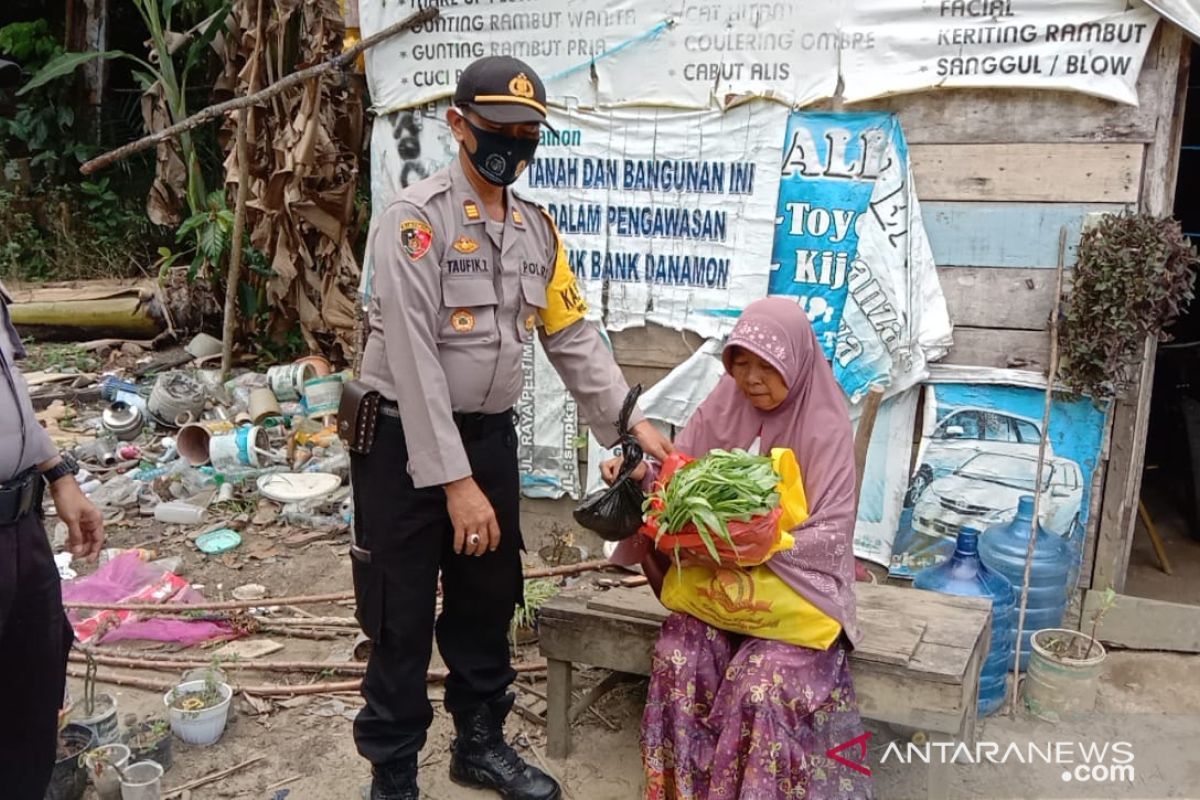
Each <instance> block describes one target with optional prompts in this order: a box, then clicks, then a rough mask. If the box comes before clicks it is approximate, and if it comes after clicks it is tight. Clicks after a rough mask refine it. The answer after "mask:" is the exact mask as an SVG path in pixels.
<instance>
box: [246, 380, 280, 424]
mask: <svg viewBox="0 0 1200 800" xmlns="http://www.w3.org/2000/svg"><path fill="white" fill-rule="evenodd" d="M248 405H249V406H250V420H251V421H253V422H254V424H255V425H262V424H263V423H264V422H266V421H267V419H268V418H270V417H281V416H283V410H282V409H281V408H280V407H279V399H278V398H276V397H275V393H274V392H273V391H271V390H270V389H269V388H266V387H260V388H256V389H251V390H250V399H249V402H248Z"/></svg>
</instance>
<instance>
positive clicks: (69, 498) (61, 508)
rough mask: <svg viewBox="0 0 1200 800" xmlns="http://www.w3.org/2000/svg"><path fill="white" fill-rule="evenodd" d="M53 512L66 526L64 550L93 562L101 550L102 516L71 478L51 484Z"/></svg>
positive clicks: (102, 543)
mask: <svg viewBox="0 0 1200 800" xmlns="http://www.w3.org/2000/svg"><path fill="white" fill-rule="evenodd" d="M50 496H51V497H53V498H54V510H55V511H56V512H58V518H59V519H61V520H62V521H63V522H64V523H65V524H66V526H67V549H69V550H70V551H71V555H73V556H75V557H76V558H86V559H88V560H89V561H91V560H94V559H95V558H96V556H98V555H100V548H102V547H104V516H103V515H102V514H101V513H100V509H98V508H96V506H94V505H93V504H92V501H91V500H89V499H88V498H87V495H85V494H84V493H83V492H82V491H80V489H79V484H77V483H75V481H74V479H72V478H59V479H58V480H56V481H55V482H54V483H52V484H50Z"/></svg>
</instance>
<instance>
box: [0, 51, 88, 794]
mask: <svg viewBox="0 0 1200 800" xmlns="http://www.w3.org/2000/svg"><path fill="white" fill-rule="evenodd" d="M3 72H4V69H3V64H0V75H2V74H3ZM11 302H12V299H11V297H10V296H9V295H8V293H7V292H6V291H5V289H4V285H3V284H0V686H5V687H8V688H7V689H6V690H5V691H2V692H0V719H5V720H11V721H13V722H19V724H14V725H0V786H3V787H4V789H3V790H2V791H0V794H3V795H4V796H5V797H12V798H15V800H41V798H42V796H43V794H44V793H45V791H46V786H47V784H49V782H50V772H51V770H52V769H53V768H54V760H55V750H56V747H57V744H58V724H57V723H58V710H59V708H61V706H62V701H63V690H64V687H65V685H66V680H67V652H68V651H69V650H70V649H71V641H72V639H73V638H74V634H73V633H72V631H71V626H70V624H69V623H68V622H67V618H66V615H65V614H64V613H63V606H62V590H61V589H60V586H59V578H58V568H57V567H56V566H55V564H54V555H53V553H51V551H50V543H49V541H48V540H47V538H46V530H45V528H44V526H43V524H42V496H43V492H44V491H45V489H46V488H47V487H49V489H50V495H51V497H52V498H53V499H54V506H55V509H56V510H57V513H58V517H59V519H61V520H62V521H63V522H65V523H66V524H67V530H68V538H67V542H68V545H69V548H70V550H71V553H72V554H73V555H75V556H79V557H88V558H95V557H96V556H97V554H99V552H100V548H101V546H102V545H103V544H104V522H103V519H102V517H101V515H100V512H99V511H98V510H97V509H96V507H95V506H94V505H92V504H91V502H90V501H89V500H88V499H87V497H86V496H84V494H83V492H82V491H80V489H79V484H77V483H76V482H75V473H76V472H77V471H78V469H79V468H78V466H77V465H76V464H75V462H74V460H73V459H71V458H70V457H69V456H60V455H58V454H57V452H56V451H55V448H54V444H53V443H52V442H51V441H50V436H49V435H48V434H47V433H46V431H45V429H44V428H42V427H41V426H40V425H39V424H38V422H37V417H35V416H34V413H33V404H32V403H31V402H30V399H29V390H28V388H27V387H26V385H25V380H24V378H22V377H21V373H20V371H19V370H18V369H17V367H16V360H17V359H18V358H23V357H24V355H25V351H24V349H23V348H22V347H21V338H20V337H19V336H18V335H17V331H16V329H14V328H13V325H12V321H11V319H10V318H9V312H8V305H9V303H11Z"/></svg>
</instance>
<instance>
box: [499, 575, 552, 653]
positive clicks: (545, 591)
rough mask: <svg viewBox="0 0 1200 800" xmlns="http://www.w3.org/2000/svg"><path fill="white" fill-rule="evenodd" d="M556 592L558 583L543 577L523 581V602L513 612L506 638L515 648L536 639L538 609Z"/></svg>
mask: <svg viewBox="0 0 1200 800" xmlns="http://www.w3.org/2000/svg"><path fill="white" fill-rule="evenodd" d="M556 594H558V584H557V583H555V582H554V581H552V580H546V579H544V578H530V579H529V580H527V581H525V602H523V603H521V605H519V606H517V610H516V612H514V613H513V618H512V624H511V626H510V628H509V632H508V638H509V641H510V642H511V643H512V646H513V649H514V650H515V649H516V648H517V646H518V645H522V644H532V643H533V642H536V641H537V616H538V610H539V609H540V608H541V607H542V606H543V605H545V603H546V601H547V600H549V599H550V598H551V597H554V595H556Z"/></svg>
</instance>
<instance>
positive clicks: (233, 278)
mask: <svg viewBox="0 0 1200 800" xmlns="http://www.w3.org/2000/svg"><path fill="white" fill-rule="evenodd" d="M249 125H250V110H249V109H248V108H245V107H243V108H239V109H238V112H237V141H236V144H235V149H236V151H237V160H238V188H237V202H236V204H235V206H234V211H233V242H232V245H231V248H230V251H229V271H228V272H227V273H226V274H225V322H224V325H223V326H222V331H221V380H223V381H227V380H229V370H230V369H231V368H232V367H233V334H234V330H235V329H236V328H237V320H238V316H237V297H238V281H240V280H241V277H242V238H243V233H244V232H245V230H246V200H247V198H249V197H250V154H249V150H250V148H249V147H247V146H246V128H247V127H249Z"/></svg>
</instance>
